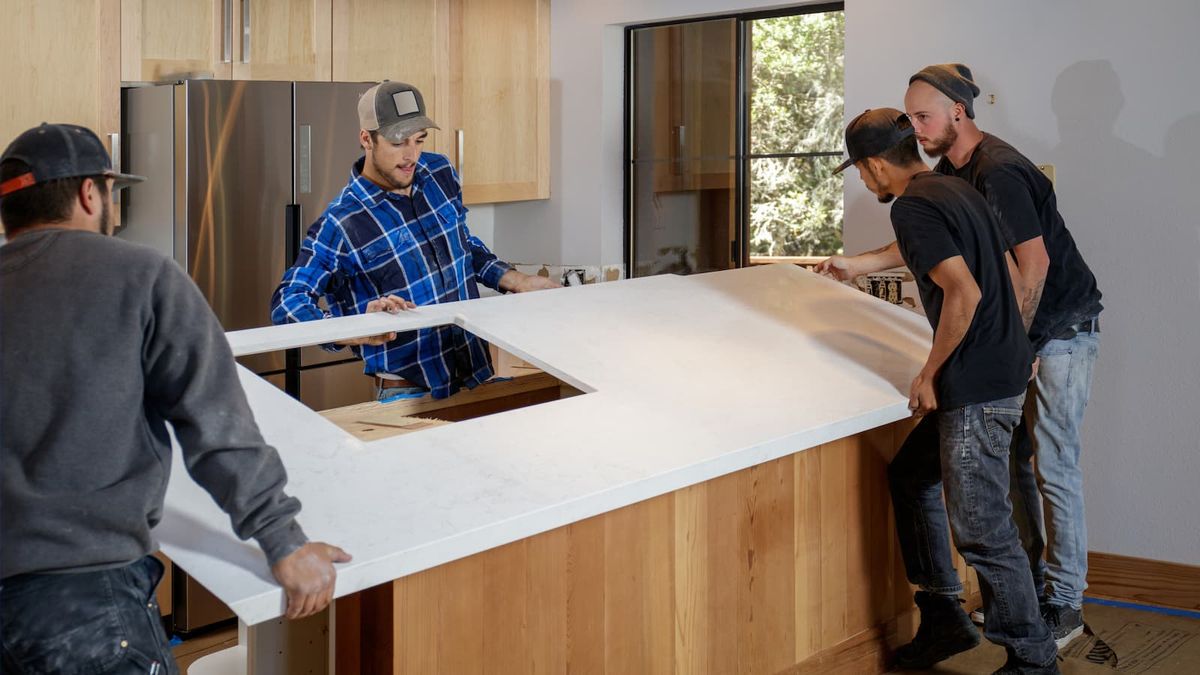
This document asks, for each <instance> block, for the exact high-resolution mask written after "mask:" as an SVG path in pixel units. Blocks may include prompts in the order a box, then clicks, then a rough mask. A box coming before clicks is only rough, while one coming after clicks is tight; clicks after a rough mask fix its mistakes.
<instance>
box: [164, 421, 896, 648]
mask: <svg viewBox="0 0 1200 675" xmlns="http://www.w3.org/2000/svg"><path fill="white" fill-rule="evenodd" d="M910 415H911V412H910V411H909V410H908V407H907V403H897V404H894V405H890V406H886V407H883V408H880V409H877V410H873V411H869V412H867V413H864V414H861V415H857V416H855V417H851V418H847V419H845V420H841V421H839V422H836V423H833V424H828V425H825V426H823V427H821V428H819V429H815V430H814V429H810V430H804V431H800V432H797V433H795V434H791V435H789V436H786V437H784V438H780V439H776V440H773V441H768V442H766V443H762V444H760V445H758V446H756V447H753V448H747V449H743V450H738V451H735V452H731V453H726V454H724V455H721V456H720V457H715V458H712V459H708V460H705V461H702V462H698V463H696V464H692V465H689V466H685V467H679V468H676V469H672V470H670V471H667V472H664V473H661V474H658V475H655V476H650V477H647V478H644V479H642V480H638V481H635V482H631V483H626V484H624V485H618V486H615V487H613V488H610V489H607V490H603V491H601V492H597V493H593V494H589V495H583V496H581V497H578V498H576V499H572V500H570V501H567V502H561V503H559V504H554V505H550V506H547V507H544V508H541V509H537V510H535V511H531V512H528V513H525V514H522V515H519V516H516V517H512V518H508V519H506V520H500V521H496V522H494V523H489V524H487V525H484V526H481V527H478V528H475V529H472V530H466V531H463V532H460V533H457V534H455V535H453V536H450V537H446V538H444V539H440V540H438V541H433V542H428V543H426V544H422V545H420V546H417V547H413V548H410V549H407V550H404V551H400V552H397V553H395V554H392V555H389V556H385V557H383V558H379V559H376V560H373V561H371V562H370V563H365V564H363V565H359V566H355V564H354V563H350V564H348V565H346V566H342V567H341V568H340V569H339V570H338V583H337V591H336V593H335V597H338V598H340V597H344V596H347V595H350V594H352V593H356V592H358V591H361V590H365V589H367V588H371V587H373V586H377V585H379V584H383V583H387V582H389V581H393V580H395V579H400V578H403V577H406V576H409V575H412V574H416V573H418V572H423V571H425V570H429V569H432V568H434V567H438V566H440V565H444V564H446V563H449V562H453V561H455V560H458V559H461V558H465V557H468V556H471V555H474V554H476V553H481V552H483V551H487V550H490V549H493V548H496V547H498V546H503V545H505V544H510V543H512V542H515V541H519V540H521V539H526V538H528V537H532V536H535V535H538V534H541V533H543V532H548V531H550V530H553V529H556V528H559V527H563V526H565V525H570V524H572V523H576V522H579V521H582V520H586V519H588V518H592V517H594V516H598V515H600V514H603V513H608V512H610V511H614V510H617V509H620V508H623V507H626V506H630V505H632V504H636V503H639V502H642V501H645V500H647V499H652V498H654V497H658V496H661V495H664V494H668V493H670V492H674V491H676V490H680V489H683V488H686V487H690V486H693V485H698V484H700V483H704V482H707V481H710V480H713V479H714V478H719V477H721V476H724V475H727V474H730V473H734V472H737V471H741V470H744V469H747V468H749V467H752V466H756V465H759V464H763V463H765V462H769V461H772V460H776V459H779V458H781V457H785V456H787V455H791V454H795V453H798V452H803V451H804V450H807V449H810V448H813V447H816V446H819V445H822V444H825V443H829V442H832V441H836V440H838V439H841V438H846V437H848V436H853V435H855V434H859V433H862V432H864V431H869V430H871V429H875V428H877V427H880V426H883V425H886V424H890V423H892V422H896V421H899V420H902V419H905V418H907V417H909V416H910ZM797 445H802V446H803V447H802V448H800V449H796V446H797ZM163 552H164V553H166V554H167V556H168V557H170V555H171V551H170V547H169V546H167V545H164V546H163ZM283 603H284V595H283V591H282V589H274V590H272V591H269V592H266V593H262V594H260V595H256V596H253V597H250V598H246V599H244V600H242V601H238V602H234V603H233V604H231V606H230V607H231V609H233V611H234V613H235V614H237V616H238V618H240V619H241V620H242V621H244V622H245V623H246V624H248V625H254V624H258V623H261V622H263V621H269V620H272V619H276V618H278V617H279V616H280V615H281V614H282V609H281V608H282V607H283Z"/></svg>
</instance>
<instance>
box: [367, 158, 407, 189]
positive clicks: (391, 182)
mask: <svg viewBox="0 0 1200 675" xmlns="http://www.w3.org/2000/svg"><path fill="white" fill-rule="evenodd" d="M371 164H372V166H374V167H375V173H376V174H378V175H379V177H380V178H381V179H383V181H384V182H386V183H387V187H388V189H389V190H406V189H408V187H409V186H410V185H412V184H413V179H412V178H410V179H408V180H407V181H398V180H396V179H395V178H392V174H391V171H389V170H388V169H387V168H386V167H384V166H383V164H380V163H379V160H377V159H375V158H374V157H372V158H371ZM391 168H392V169H395V168H396V167H394V166H393V167H391Z"/></svg>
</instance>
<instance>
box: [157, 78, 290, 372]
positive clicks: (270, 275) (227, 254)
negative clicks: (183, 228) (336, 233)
mask: <svg viewBox="0 0 1200 675" xmlns="http://www.w3.org/2000/svg"><path fill="white" fill-rule="evenodd" d="M184 86H185V87H186V97H185V98H186V102H185V104H184V105H185V106H186V115H185V119H184V121H183V123H184V124H185V125H186V128H187V135H186V138H187V142H186V152H187V158H186V162H185V164H186V167H187V181H186V188H185V190H184V195H183V196H181V197H180V198H182V199H186V210H187V214H186V222H187V262H186V267H187V271H188V273H189V274H190V275H191V277H192V279H193V280H195V282H196V285H198V286H199V287H200V290H201V291H202V292H203V293H204V296H205V297H206V298H207V299H208V302H209V304H210V305H211V306H212V308H213V311H214V312H216V314H217V317H218V318H219V319H220V320H221V325H222V326H224V327H225V329H226V330H240V329H243V328H255V327H258V326H267V325H270V323H271V316H270V301H271V292H272V291H274V289H275V286H276V285H278V284H279V280H280V278H281V277H282V276H283V269H284V260H283V257H284V208H285V207H286V206H287V204H288V203H290V201H291V198H292V131H291V124H290V119H291V112H292V83H290V82H247V81H219V80H195V81H189V82H187V83H186V84H185V85H184ZM239 360H240V361H241V362H242V363H243V364H244V365H245V366H246V367H248V368H250V369H251V370H253V371H255V372H267V371H272V370H278V369H282V368H283V354H282V353H271V354H259V355H255V356H248V357H243V358H242V359H239Z"/></svg>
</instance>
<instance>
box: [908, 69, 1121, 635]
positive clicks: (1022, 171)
mask: <svg viewBox="0 0 1200 675" xmlns="http://www.w3.org/2000/svg"><path fill="white" fill-rule="evenodd" d="M978 94H979V87H977V86H976V85H975V83H974V81H973V79H972V76H971V70H970V69H969V68H967V67H966V66H964V65H962V64H957V63H956V64H943V65H933V66H928V67H926V68H923V69H922V70H921V71H920V72H918V73H917V74H915V75H913V76H912V77H911V78H910V79H909V87H908V91H907V93H906V94H905V96H904V105H905V108H906V109H907V112H908V115H909V118H910V119H911V120H912V123H913V127H914V128H915V129H916V134H917V139H918V140H919V141H920V142H921V145H922V147H923V148H924V149H925V152H926V153H927V154H929V155H930V156H931V157H941V160H940V161H939V162H938V164H937V166H936V167H935V170H936V171H937V172H938V173H942V174H946V175H950V176H958V177H960V178H963V179H965V180H966V181H967V182H968V183H971V184H972V185H974V186H975V188H976V189H977V190H979V191H980V192H981V193H983V195H984V197H986V198H987V201H988V204H989V205H990V206H991V207H992V211H993V212H994V213H995V214H996V216H997V219H998V220H999V223H1000V228H1001V232H1002V233H1003V235H1004V238H1005V243H1006V246H1007V248H1008V249H1009V250H1010V251H1012V253H1013V255H1014V256H1015V257H1016V261H1017V265H1018V267H1019V268H1020V274H1021V278H1022V284H1023V286H1024V288H1025V293H1024V298H1023V301H1022V316H1023V320H1024V322H1025V327H1026V329H1027V330H1028V331H1029V339H1030V341H1031V342H1032V343H1033V347H1034V349H1035V350H1036V352H1037V356H1038V362H1039V366H1038V368H1037V369H1036V376H1035V377H1034V379H1033V380H1032V381H1031V382H1030V385H1029V391H1028V396H1027V397H1026V407H1025V411H1024V421H1023V424H1022V425H1021V426H1019V427H1018V428H1017V430H1016V431H1015V432H1014V435H1013V451H1012V458H1013V486H1012V501H1013V510H1014V516H1015V518H1016V520H1017V526H1018V528H1019V529H1020V530H1021V535H1022V541H1023V542H1024V543H1025V545H1026V552H1027V554H1028V556H1029V560H1030V566H1031V567H1032V570H1033V577H1034V582H1035V584H1036V585H1037V590H1038V595H1039V597H1040V599H1041V605H1042V613H1043V615H1044V616H1045V618H1046V622H1047V623H1048V624H1049V625H1050V629H1051V630H1052V631H1053V632H1054V637H1055V640H1056V641H1057V643H1058V646H1059V647H1060V648H1061V647H1065V646H1066V644H1067V643H1069V642H1070V641H1071V640H1073V639H1074V638H1076V637H1078V636H1079V635H1081V634H1082V633H1083V614H1082V603H1083V591H1084V589H1086V588H1087V581H1086V579H1087V528H1086V523H1085V520H1084V506H1083V474H1082V471H1081V470H1080V466H1079V456H1080V431H1079V429H1080V424H1081V422H1082V421H1083V412H1084V409H1085V408H1086V407H1087V401H1088V396H1089V394H1090V390H1091V383H1092V369H1093V365H1094V364H1095V361H1096V353H1097V350H1098V348H1099V342H1100V324H1099V319H1098V317H1099V315H1100V311H1101V309H1103V307H1102V306H1101V304H1100V291H1099V290H1098V289H1097V288H1096V278H1095V276H1093V275H1092V271H1091V269H1089V268H1088V265H1087V263H1086V262H1084V260H1083V256H1082V255H1081V254H1080V252H1079V249H1078V248H1076V246H1075V240H1074V239H1073V238H1072V237H1071V233H1070V232H1069V231H1068V230H1067V228H1066V226H1065V225H1064V224H1063V219H1062V216H1061V215H1060V214H1059V212H1058V206H1057V201H1056V197H1055V194H1054V186H1053V184H1051V183H1050V181H1049V180H1048V179H1047V178H1046V177H1045V176H1044V175H1043V174H1042V172H1041V171H1039V170H1038V168H1037V167H1036V166H1034V164H1033V162H1031V161H1029V160H1028V159H1027V158H1026V157H1025V156H1024V155H1022V154H1021V153H1020V152H1017V150H1016V149H1014V148H1013V147H1012V146H1011V145H1009V144H1008V143H1005V142H1004V141H1002V140H1000V139H999V138H996V137H995V136H993V135H991V134H987V133H983V132H981V131H980V130H979V128H978V127H977V126H976V125H975V121H974V118H975V110H974V106H973V103H974V98H975V97H976V96H977V95H978ZM1035 455H1036V457H1037V476H1036V478H1035V476H1034V467H1033V463H1032V462H1031V461H1030V458H1031V457H1033V456H1035ZM1039 483H1040V484H1041V492H1040V494H1039V490H1038V485H1039ZM1043 504H1044V506H1045V511H1044V513H1045V518H1044V521H1043ZM1043 532H1044V533H1045V536H1044V537H1043V534H1042V533H1043ZM1043 549H1044V550H1045V554H1046V555H1045V561H1043V560H1042V552H1043ZM940 564H941V565H945V566H946V569H950V567H949V565H950V561H949V560H945V561H942V562H941V563H940Z"/></svg>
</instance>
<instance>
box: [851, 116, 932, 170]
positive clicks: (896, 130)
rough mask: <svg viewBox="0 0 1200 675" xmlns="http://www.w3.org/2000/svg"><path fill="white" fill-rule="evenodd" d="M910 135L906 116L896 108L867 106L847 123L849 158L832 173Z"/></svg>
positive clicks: (910, 129) (882, 150) (880, 151)
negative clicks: (872, 107)
mask: <svg viewBox="0 0 1200 675" xmlns="http://www.w3.org/2000/svg"><path fill="white" fill-rule="evenodd" d="M912 135H913V128H912V122H909V121H908V115H905V114H904V113H902V112H900V111H899V110H896V109H895V108H874V109H871V108H868V109H867V110H866V111H864V112H863V113H862V114H860V115H859V116H858V117H855V118H854V119H852V120H850V124H848V125H846V153H847V154H848V155H850V157H849V159H847V160H846V161H844V162H842V163H841V165H839V166H838V168H836V169H834V170H833V173H834V174H835V175H836V174H839V173H841V172H842V171H845V170H846V167H848V166H850V165H851V164H854V163H855V162H859V161H862V160H864V159H866V158H868V157H874V156H875V155H878V154H880V153H882V152H884V151H885V150H887V149H888V148H891V147H893V146H895V145H897V144H899V143H900V141H903V140H904V139H906V138H908V137H909V136H912Z"/></svg>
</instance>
